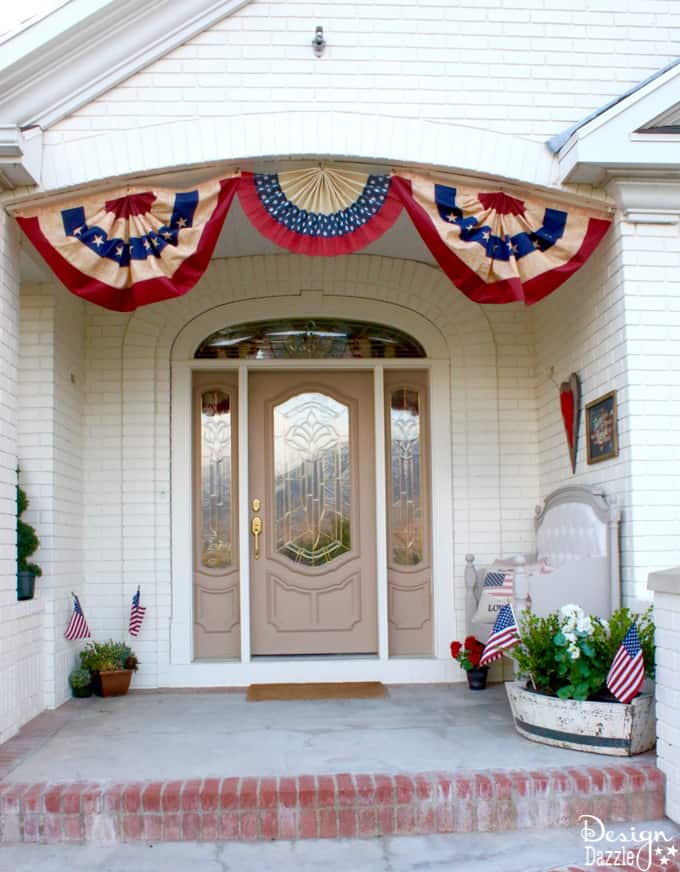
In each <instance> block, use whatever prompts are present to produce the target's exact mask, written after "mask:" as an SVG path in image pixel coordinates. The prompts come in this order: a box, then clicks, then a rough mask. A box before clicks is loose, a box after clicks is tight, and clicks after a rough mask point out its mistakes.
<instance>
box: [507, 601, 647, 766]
mask: <svg viewBox="0 0 680 872" xmlns="http://www.w3.org/2000/svg"><path fill="white" fill-rule="evenodd" d="M519 623H520V639H521V641H520V643H519V644H518V645H517V647H516V648H515V649H514V651H513V656H514V658H515V660H516V661H517V663H518V666H519V680H518V681H514V682H509V683H508V684H506V691H507V694H508V699H509V701H510V706H511V708H512V713H513V717H514V719H515V727H516V728H517V730H518V732H520V733H521V734H522V735H523V736H526V738H528V739H531V740H532V741H534V742H541V743H543V744H547V745H557V746H559V747H566V748H575V749H577V750H582V751H589V752H590V753H598V754H614V755H617V756H630V755H632V754H638V753H640V752H642V751H647V750H649V749H650V748H652V747H653V746H654V743H655V741H656V722H655V717H654V696H653V694H652V693H651V692H649V691H645V690H644V689H643V690H642V691H641V692H640V693H638V694H637V695H636V696H635V697H634V698H633V699H631V700H630V701H629V702H625V703H623V702H620V701H619V700H618V699H617V698H616V697H615V696H613V695H612V693H610V691H609V690H608V688H607V676H608V674H609V671H610V669H611V666H612V662H613V661H614V658H615V657H616V655H617V652H618V651H619V649H620V648H621V644H622V642H623V640H624V638H625V637H626V634H627V633H628V631H629V629H630V627H631V625H632V624H633V623H635V624H636V627H637V633H638V636H639V640H640V647H641V649H642V657H643V661H644V675H645V677H646V678H648V679H651V678H653V677H654V623H653V621H652V610H651V607H650V608H649V609H648V610H647V611H646V612H645V613H644V614H642V615H633V614H631V613H630V611H629V610H628V609H625V608H624V609H619V610H618V611H616V612H615V613H614V614H613V615H612V616H611V618H610V620H609V621H605V620H603V619H601V618H596V617H592V616H589V615H586V614H585V613H584V612H583V610H582V609H581V608H580V607H579V606H577V605H573V604H569V605H566V606H563V607H562V608H561V609H560V611H559V612H553V613H551V614H549V615H547V616H546V617H544V618H541V617H538V616H537V615H534V614H532V613H531V612H528V611H525V612H523V613H522V615H521V617H520V622H519Z"/></svg>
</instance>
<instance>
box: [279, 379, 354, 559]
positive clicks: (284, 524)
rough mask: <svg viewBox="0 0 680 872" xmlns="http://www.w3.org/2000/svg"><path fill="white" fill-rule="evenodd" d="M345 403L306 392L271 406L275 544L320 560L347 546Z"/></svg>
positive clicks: (348, 467) (289, 552)
mask: <svg viewBox="0 0 680 872" xmlns="http://www.w3.org/2000/svg"><path fill="white" fill-rule="evenodd" d="M349 434H350V415H349V408H348V407H347V406H346V405H345V404H344V403H340V402H338V401H337V400H335V399H333V397H330V396H327V395H326V394H322V393H317V392H304V393H300V394H297V395H296V396H294V397H291V398H290V399H288V400H286V401H285V402H283V403H281V404H279V405H278V406H276V407H275V408H274V467H275V476H276V479H275V525H276V550H277V551H278V553H279V554H283V555H285V556H286V557H289V558H290V559H291V560H292V561H294V562H295V563H300V564H303V565H304V566H321V565H323V564H326V563H330V561H332V560H334V559H335V558H336V557H339V556H340V555H341V554H344V553H345V552H347V551H349V550H350V548H351V453H350V435H349Z"/></svg>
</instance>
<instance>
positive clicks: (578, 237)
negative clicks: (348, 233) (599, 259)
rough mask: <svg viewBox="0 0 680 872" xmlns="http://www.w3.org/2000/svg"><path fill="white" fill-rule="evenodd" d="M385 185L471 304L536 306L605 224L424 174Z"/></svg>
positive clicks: (583, 256)
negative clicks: (534, 304) (452, 183)
mask: <svg viewBox="0 0 680 872" xmlns="http://www.w3.org/2000/svg"><path fill="white" fill-rule="evenodd" d="M392 185H393V188H394V190H395V192H396V193H397V194H398V195H399V196H400V197H401V199H402V201H403V203H404V206H405V207H406V210H407V211H408V213H409V215H410V216H411V219H412V220H413V223H414V224H415V226H416V229H417V230H418V232H419V233H420V235H421V236H422V238H423V240H424V242H425V243H426V245H427V246H428V248H429V249H430V251H431V252H432V254H433V255H434V257H435V259H436V260H437V263H438V264H439V266H440V267H441V268H442V270H443V271H444V272H445V273H446V275H447V276H448V277H449V278H450V279H451V281H452V282H453V283H454V285H455V286H456V287H457V288H458V289H459V290H460V291H462V292H463V293H464V294H465V295H466V296H467V297H469V298H470V299H471V300H474V301H475V302H476V303H512V302H515V301H518V300H521V301H522V302H524V303H526V304H527V305H531V304H532V303H537V302H538V301H539V300H542V299H543V297H546V296H547V295H548V294H550V293H552V291H554V290H555V289H556V288H558V287H559V286H560V285H561V284H562V283H563V282H565V281H566V280H567V279H568V278H569V276H570V275H572V273H574V272H576V270H577V269H579V268H580V267H581V266H583V264H584V263H585V262H586V260H587V259H588V258H589V257H590V255H591V254H592V253H593V251H594V250H595V248H596V247H597V245H598V243H599V242H600V240H601V239H602V237H603V236H604V234H605V233H606V232H607V230H608V228H609V225H610V224H611V221H610V220H609V218H607V217H605V216H604V214H599V215H597V214H594V213H592V212H589V211H586V210H584V209H579V208H572V207H570V208H569V210H568V211H567V210H566V209H564V208H560V209H557V208H555V207H554V205H550V204H549V203H546V202H544V201H542V200H540V199H537V198H534V197H522V199H521V200H520V199H518V198H516V197H511V196H509V195H508V194H506V193H504V192H502V191H499V190H491V191H480V190H479V189H478V188H476V187H475V188H472V187H470V186H463V185H456V186H455V187H453V186H451V185H445V184H443V183H442V182H437V181H435V180H433V179H430V178H427V177H424V176H418V175H402V176H395V177H394V178H393V179H392Z"/></svg>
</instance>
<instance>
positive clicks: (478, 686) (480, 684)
mask: <svg viewBox="0 0 680 872" xmlns="http://www.w3.org/2000/svg"><path fill="white" fill-rule="evenodd" d="M488 674H489V667H488V666H477V667H476V668H475V669H468V671H467V680H468V687H469V688H470V690H484V689H485V688H486V676H487V675H488Z"/></svg>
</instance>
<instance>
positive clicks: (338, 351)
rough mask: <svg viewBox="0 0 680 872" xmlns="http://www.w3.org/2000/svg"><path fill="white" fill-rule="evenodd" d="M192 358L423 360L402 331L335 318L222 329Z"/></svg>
mask: <svg viewBox="0 0 680 872" xmlns="http://www.w3.org/2000/svg"><path fill="white" fill-rule="evenodd" d="M194 356H195V357H198V358H226V359H239V358H241V359H250V360H253V359H255V360H267V359H271V358H284V359H285V358H288V359H305V358H306V359H315V358H316V359H318V358H328V357H332V358H371V357H373V358H375V357H378V358H380V357H398V358H405V357H408V358H419V357H425V356H426V355H425V351H424V349H423V347H422V345H421V344H420V343H419V342H418V341H417V340H415V339H414V338H413V337H412V336H409V335H408V333H404V331H403V330H397V329H396V328H394V327H386V326H385V325H383V324H371V323H367V322H365V321H350V320H344V319H339V318H314V319H304V318H285V319H284V318H282V319H276V320H272V321H256V322H255V321H254V322H249V323H246V324H236V325H234V326H232V327H224V328H222V329H221V330H218V331H217V332H216V333H213V334H212V335H211V336H208V338H207V339H205V340H204V341H203V342H202V343H201V344H200V345H199V347H198V349H197V351H196V354H195V355H194Z"/></svg>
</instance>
